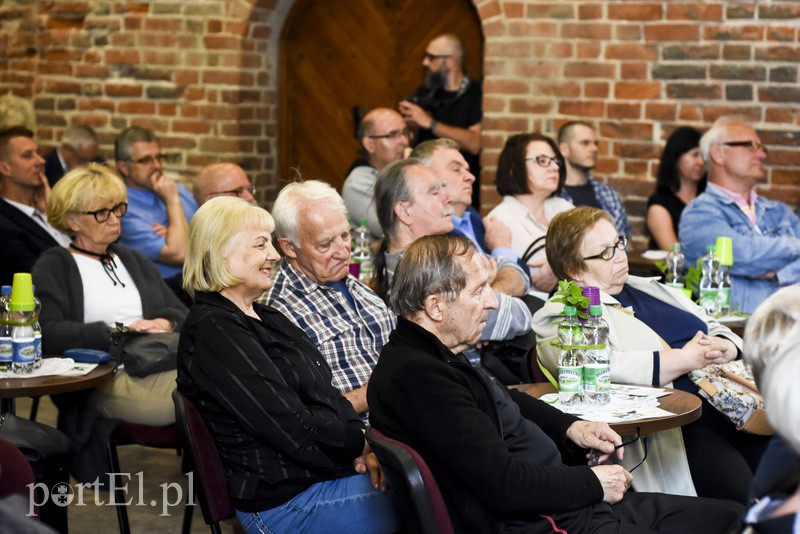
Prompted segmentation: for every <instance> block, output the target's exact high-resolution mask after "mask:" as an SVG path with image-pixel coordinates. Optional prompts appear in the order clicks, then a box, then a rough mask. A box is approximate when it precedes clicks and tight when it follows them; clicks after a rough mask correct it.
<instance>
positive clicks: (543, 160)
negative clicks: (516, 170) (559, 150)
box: [525, 154, 561, 169]
mask: <svg viewBox="0 0 800 534" xmlns="http://www.w3.org/2000/svg"><path fill="white" fill-rule="evenodd" d="M525 161H535V162H536V163H538V164H539V166H540V167H544V168H545V169H546V168H547V167H549V166H550V163H555V164H556V167H561V162H560V161H558V158H556V157H550V156H545V155H544V154H539V155H538V156H531V157H529V158H525Z"/></svg>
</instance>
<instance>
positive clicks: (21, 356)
mask: <svg viewBox="0 0 800 534" xmlns="http://www.w3.org/2000/svg"><path fill="white" fill-rule="evenodd" d="M13 350H14V356H13V358H14V363H30V362H32V361H34V360H35V359H36V347H35V346H34V343H33V338H32V337H29V338H22V339H15V340H14V341H13Z"/></svg>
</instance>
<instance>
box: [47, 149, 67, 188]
mask: <svg viewBox="0 0 800 534" xmlns="http://www.w3.org/2000/svg"><path fill="white" fill-rule="evenodd" d="M65 173H66V171H65V170H64V167H62V166H61V161H59V159H58V152H57V151H56V149H55V148H54V149H53V150H51V151H50V152H49V153H48V154H47V155H46V156H45V157H44V174H45V176H47V181H48V182H49V183H50V187H53V186H54V185H56V182H57V181H59V180H60V179H61V177H62V176H64V174H65Z"/></svg>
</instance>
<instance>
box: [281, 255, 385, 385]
mask: <svg viewBox="0 0 800 534" xmlns="http://www.w3.org/2000/svg"><path fill="white" fill-rule="evenodd" d="M345 284H346V285H347V288H348V289H349V290H350V295H352V297H353V301H354V302H355V309H353V307H352V306H350V304H349V303H348V302H347V299H346V298H345V296H344V295H343V294H342V293H341V292H339V291H338V290H336V289H333V288H330V287H328V286H324V285H319V284H317V283H315V282H313V281H311V279H310V278H308V277H307V276H305V275H304V274H302V273H300V272H299V271H298V270H297V269H295V268H294V267H292V266H291V265H289V262H287V261H286V260H283V261H282V262H281V267H280V270H279V271H278V274H277V275H276V276H275V285H274V286H273V287H272V289H271V290H270V292H269V294H268V295H267V298H266V302H267V304H269V305H270V306H273V307H274V308H276V309H278V310H280V311H281V312H283V314H284V315H286V316H287V317H288V318H289V319H291V321H292V322H293V323H295V324H296V325H297V326H299V327H300V328H301V329H302V330H303V331H305V333H306V334H308V337H310V338H311V341H312V342H313V343H314V344H315V345H316V346H317V348H318V349H319V351H320V352H321V353H322V355H323V356H325V359H326V360H327V362H328V365H330V367H331V370H332V371H333V382H332V383H333V386H334V387H335V388H336V389H338V390H339V391H340V392H342V393H347V392H348V391H352V390H354V389H358V388H360V387H361V386H364V385H366V383H367V380H369V377H370V375H371V374H372V369H373V368H374V367H375V364H376V363H377V362H378V356H379V355H380V352H381V349H382V348H383V345H384V344H385V343H386V342H387V341H388V340H389V334H390V333H391V332H392V330H394V325H395V316H394V314H393V313H392V312H391V311H389V308H387V306H386V304H385V303H384V302H383V300H381V298H380V297H379V296H378V295H376V294H375V293H374V292H373V291H372V290H371V289H369V288H368V287H367V286H365V285H364V284H362V283H361V282H359V281H358V280H356V279H355V278H354V277H353V276H351V275H347V278H345Z"/></svg>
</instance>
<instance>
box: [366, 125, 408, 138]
mask: <svg viewBox="0 0 800 534" xmlns="http://www.w3.org/2000/svg"><path fill="white" fill-rule="evenodd" d="M409 134H410V132H409V130H408V128H404V129H402V130H392V131H391V132H389V133H385V134H380V135H368V136H367V137H369V138H370V139H391V140H392V141H394V140H395V139H398V138H399V137H400V136H405V137H408V136H409Z"/></svg>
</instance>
